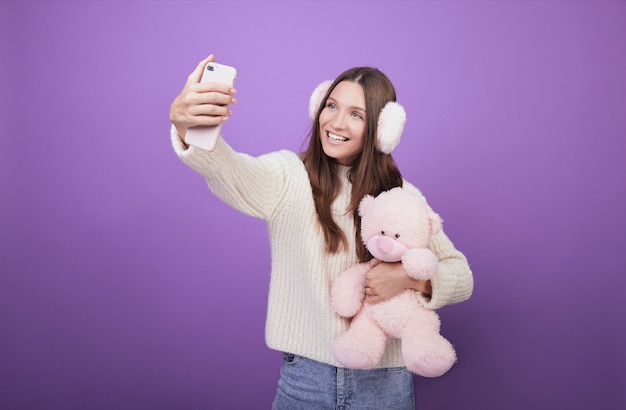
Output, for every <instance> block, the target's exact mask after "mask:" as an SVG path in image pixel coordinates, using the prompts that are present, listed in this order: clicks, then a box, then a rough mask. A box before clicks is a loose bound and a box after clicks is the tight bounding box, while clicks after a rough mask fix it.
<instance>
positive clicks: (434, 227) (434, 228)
mask: <svg viewBox="0 0 626 410" xmlns="http://www.w3.org/2000/svg"><path fill="white" fill-rule="evenodd" d="M428 222H429V224H430V233H431V234H434V233H437V232H439V230H440V229H441V227H442V225H443V219H441V217H440V216H439V214H436V213H434V212H433V213H431V214H430V215H429V216H428Z"/></svg>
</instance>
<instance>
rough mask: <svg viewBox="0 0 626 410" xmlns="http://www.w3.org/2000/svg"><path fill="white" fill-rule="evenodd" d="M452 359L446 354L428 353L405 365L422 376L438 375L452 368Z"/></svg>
mask: <svg viewBox="0 0 626 410" xmlns="http://www.w3.org/2000/svg"><path fill="white" fill-rule="evenodd" d="M454 361H455V360H454V359H451V358H449V357H446V356H436V355H429V356H424V357H422V358H420V359H418V360H416V361H415V362H414V363H412V364H411V365H407V368H408V369H409V370H410V371H412V372H413V373H415V374H418V375H420V376H423V377H439V376H442V375H444V374H445V373H446V372H447V371H448V370H450V369H451V368H452V365H454Z"/></svg>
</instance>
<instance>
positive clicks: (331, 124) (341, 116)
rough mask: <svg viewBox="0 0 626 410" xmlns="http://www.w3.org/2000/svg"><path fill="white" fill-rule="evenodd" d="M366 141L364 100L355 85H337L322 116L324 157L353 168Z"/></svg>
mask: <svg viewBox="0 0 626 410" xmlns="http://www.w3.org/2000/svg"><path fill="white" fill-rule="evenodd" d="M364 139H365V96H364V95H363V88H362V87H361V86H360V85H359V84H358V83H355V82H351V81H342V82H341V83H339V84H337V86H336V87H335V89H334V90H333V92H332V93H331V95H330V96H329V97H328V99H327V100H326V105H325V107H324V109H323V110H322V112H321V114H320V140H321V142H322V149H323V150H324V154H326V155H327V156H329V157H331V158H334V159H335V161H337V163H338V164H340V165H346V166H350V165H352V164H354V162H355V161H356V159H357V158H358V157H359V155H361V150H362V149H363V140H364Z"/></svg>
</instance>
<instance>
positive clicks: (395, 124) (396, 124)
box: [309, 80, 406, 154]
mask: <svg viewBox="0 0 626 410" xmlns="http://www.w3.org/2000/svg"><path fill="white" fill-rule="evenodd" d="M332 84H333V82H332V81H331V80H326V81H324V82H322V83H321V84H320V85H318V86H317V87H315V90H313V93H312V94H311V98H310V100H309V119H310V120H311V121H315V116H316V115H317V111H318V110H319V108H320V104H321V103H322V100H323V99H324V97H325V96H326V93H328V89H329V88H330V86H331V85H332ZM405 123H406V112H405V111H404V108H403V107H402V106H401V105H400V104H398V103H397V102H395V101H389V102H388V103H387V104H385V106H384V107H383V109H382V110H381V111H380V116H379V117H378V128H377V130H376V149H377V150H379V151H380V152H383V153H385V154H391V152H392V151H393V150H394V149H395V148H396V147H397V146H398V144H399V143H400V137H401V136H402V131H404V124H405Z"/></svg>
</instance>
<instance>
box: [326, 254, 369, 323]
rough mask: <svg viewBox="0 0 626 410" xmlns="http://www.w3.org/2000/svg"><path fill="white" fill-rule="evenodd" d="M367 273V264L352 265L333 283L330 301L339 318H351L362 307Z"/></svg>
mask: <svg viewBox="0 0 626 410" xmlns="http://www.w3.org/2000/svg"><path fill="white" fill-rule="evenodd" d="M368 271H369V264H368V263H360V264H357V265H354V266H352V267H350V268H348V269H347V270H345V271H343V272H342V273H341V274H340V275H339V276H338V277H337V279H336V280H335V282H334V283H333V287H332V290H331V299H332V304H333V309H334V310H335V312H336V313H337V314H338V315H339V316H343V317H352V316H354V315H355V314H356V313H357V312H358V311H359V309H360V308H361V306H362V305H363V299H364V297H365V276H366V274H367V272H368Z"/></svg>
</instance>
